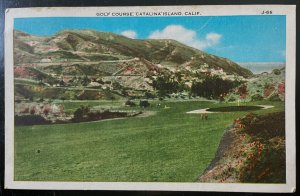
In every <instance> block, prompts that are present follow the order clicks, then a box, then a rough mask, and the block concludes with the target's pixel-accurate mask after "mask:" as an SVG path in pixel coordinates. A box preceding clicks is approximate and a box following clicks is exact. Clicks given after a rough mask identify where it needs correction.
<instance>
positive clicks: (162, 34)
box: [149, 25, 222, 50]
mask: <svg viewBox="0 0 300 196" xmlns="http://www.w3.org/2000/svg"><path fill="white" fill-rule="evenodd" d="M221 37H222V35H221V34H218V33H214V32H210V33H208V34H206V36H205V38H204V39H198V38H197V33H196V31H193V30H191V29H187V28H185V27H184V26H182V25H169V26H166V27H165V28H164V29H162V30H156V31H154V32H152V33H151V34H150V36H149V38H151V39H174V40H177V41H179V42H181V43H184V44H186V45H188V46H191V47H194V48H197V49H200V50H203V49H206V48H209V47H213V46H215V45H217V44H219V43H220V39H221Z"/></svg>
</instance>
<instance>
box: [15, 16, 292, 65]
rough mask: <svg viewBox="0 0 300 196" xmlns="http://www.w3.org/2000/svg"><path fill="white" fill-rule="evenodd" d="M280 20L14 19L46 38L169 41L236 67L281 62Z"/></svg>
mask: <svg viewBox="0 0 300 196" xmlns="http://www.w3.org/2000/svg"><path fill="white" fill-rule="evenodd" d="M285 25H286V18H285V16H274V15H272V16H194V17H59V18H58V17H57V18H55V17H46V18H17V19H15V21H14V28H15V29H17V30H21V31H23V32H26V33H29V34H32V35H42V36H51V35H54V34H55V33H57V32H58V31H61V30H64V29H94V30H99V31H109V32H113V33H117V34H123V35H125V36H127V37H131V38H136V39H147V38H154V39H159V38H171V39H175V40H177V41H180V42H182V43H184V44H187V45H189V46H192V47H195V48H198V49H200V50H203V51H205V52H208V53H211V54H215V55H218V56H222V57H226V58H229V59H231V60H233V61H235V62H285V50H286V30H285V29H286V28H285Z"/></svg>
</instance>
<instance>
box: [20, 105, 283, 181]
mask: <svg viewBox="0 0 300 196" xmlns="http://www.w3.org/2000/svg"><path fill="white" fill-rule="evenodd" d="M255 104H271V105H275V108H272V109H268V110H258V111H255V112H257V113H268V112H274V111H282V110H283V103H280V102H271V103H270V102H257V103H251V104H247V105H255ZM153 105H154V103H153ZM162 105H163V106H164V105H166V106H168V107H169V108H168V109H164V108H163V107H154V106H153V107H152V108H149V110H156V111H158V112H157V114H156V115H154V116H149V117H143V118H142V117H140V118H139V117H134V118H128V119H117V120H108V121H98V122H87V123H74V124H60V125H44V126H23V127H16V129H15V180H17V181H20V180H21V181H39V180H43V181H118V182H122V181H136V182H148V181H153V182H155V181H158V182H193V181H195V180H196V179H197V177H198V176H199V175H200V174H201V173H202V172H203V171H204V169H205V168H206V167H207V166H208V164H209V163H210V161H211V160H212V159H213V157H214V155H215V152H216V150H217V147H218V144H219V141H220V139H221V137H222V135H223V133H224V129H225V127H227V126H228V125H230V124H231V123H232V120H233V119H234V118H237V117H239V116H242V115H244V114H245V113H246V112H228V113H214V114H210V115H209V118H208V120H201V118H200V115H199V114H186V112H188V111H191V110H195V109H199V108H207V107H221V106H228V105H233V104H216V103H212V102H196V101H192V102H188V101H186V102H165V103H163V104H162Z"/></svg>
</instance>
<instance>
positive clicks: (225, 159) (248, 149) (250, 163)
mask: <svg viewBox="0 0 300 196" xmlns="http://www.w3.org/2000/svg"><path fill="white" fill-rule="evenodd" d="M284 116H285V115H284V112H279V113H271V114H267V115H263V116H257V115H255V114H253V113H249V114H247V115H246V116H245V117H243V118H239V119H235V120H234V123H233V125H232V127H230V128H229V129H228V130H226V132H225V134H224V136H223V138H222V140H221V142H220V145H219V148H218V151H217V153H216V157H215V159H214V160H213V161H212V162H211V164H210V166H209V167H208V168H207V169H206V171H205V172H204V173H203V174H202V175H201V176H200V177H199V179H198V181H200V182H235V183H240V182H245V183H285V182H286V179H285V176H286V175H285V123H284V122H285V117H284Z"/></svg>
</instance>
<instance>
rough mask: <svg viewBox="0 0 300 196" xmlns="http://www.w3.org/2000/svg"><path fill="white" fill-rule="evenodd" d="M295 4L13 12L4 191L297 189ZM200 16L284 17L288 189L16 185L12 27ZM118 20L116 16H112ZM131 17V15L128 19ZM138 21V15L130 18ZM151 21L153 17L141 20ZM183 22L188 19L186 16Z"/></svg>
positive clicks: (260, 188) (284, 188)
mask: <svg viewBox="0 0 300 196" xmlns="http://www.w3.org/2000/svg"><path fill="white" fill-rule="evenodd" d="M295 9H296V6H295V5H207V6H147V7H138V6H135V7H66V8H13V9H7V10H6V15H5V17H6V19H5V32H4V35H5V188H7V189H41V190H42V189H51V190H161V191H230V192H294V191H295V187H296V173H295V171H296V165H295V163H296V139H295V131H296V128H295V122H296V119H295V73H296V72H295V63H296V62H295V58H296V54H295V48H296V45H295V43H296V29H295V25H296V24H295V20H296V16H295ZM174 10H176V11H180V12H182V13H185V12H199V13H201V16H231V15H261V13H262V12H263V11H266V10H272V13H273V15H286V101H285V106H286V176H287V178H286V184H250V183H243V184H242V183H152V182H145V183H143V182H29V181H28V182H27V181H26V182H23V181H14V179H13V176H14V99H13V97H14V91H13V22H14V18H26V17H51V16H52V17H53V16H56V17H70V16H73V17H97V16H96V14H97V13H102V12H108V11H110V12H147V11H148V12H159V11H160V12H171V11H174ZM111 17H119V16H111ZM129 17H130V16H129ZM134 17H137V16H134ZM144 17H155V16H144ZM169 17H172V16H169ZM182 17H188V16H187V15H185V16H182Z"/></svg>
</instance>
